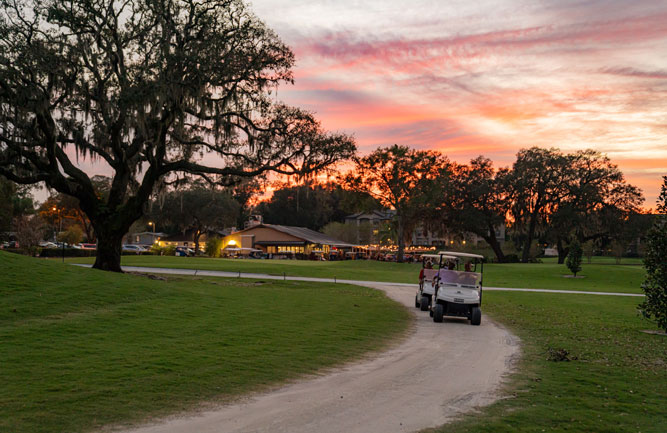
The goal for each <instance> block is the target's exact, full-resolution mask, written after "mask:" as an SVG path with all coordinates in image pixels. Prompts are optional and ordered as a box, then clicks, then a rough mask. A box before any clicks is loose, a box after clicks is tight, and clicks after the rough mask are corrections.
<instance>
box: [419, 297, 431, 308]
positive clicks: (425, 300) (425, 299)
mask: <svg viewBox="0 0 667 433" xmlns="http://www.w3.org/2000/svg"><path fill="white" fill-rule="evenodd" d="M428 304H429V300H428V297H426V296H422V300H421V303H420V307H421V310H422V311H426V310H428Z"/></svg>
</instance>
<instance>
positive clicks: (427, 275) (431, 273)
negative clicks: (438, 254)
mask: <svg viewBox="0 0 667 433" xmlns="http://www.w3.org/2000/svg"><path fill="white" fill-rule="evenodd" d="M436 275H438V270H437V269H424V281H425V282H429V283H430V282H433V279H434V278H435V277H436Z"/></svg>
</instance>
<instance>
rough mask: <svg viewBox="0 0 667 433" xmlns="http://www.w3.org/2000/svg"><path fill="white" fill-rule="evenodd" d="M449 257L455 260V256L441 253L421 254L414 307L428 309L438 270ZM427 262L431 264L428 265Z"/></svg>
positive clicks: (433, 292)
mask: <svg viewBox="0 0 667 433" xmlns="http://www.w3.org/2000/svg"><path fill="white" fill-rule="evenodd" d="M450 259H452V260H456V257H452V256H445V255H443V254H423V255H422V270H421V273H420V274H419V275H420V279H419V289H418V290H417V294H416V295H415V308H419V309H421V310H422V311H427V310H429V308H430V306H431V299H432V298H433V295H434V294H435V288H436V285H437V282H436V280H437V276H438V271H439V270H440V268H441V267H444V265H445V263H446V262H447V260H450ZM429 264H430V265H431V266H430V267H429Z"/></svg>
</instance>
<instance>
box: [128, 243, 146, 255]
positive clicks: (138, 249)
mask: <svg viewBox="0 0 667 433" xmlns="http://www.w3.org/2000/svg"><path fill="white" fill-rule="evenodd" d="M123 251H126V252H132V253H137V254H141V253H143V252H145V251H146V250H145V249H144V247H142V246H140V245H133V244H124V245H123Z"/></svg>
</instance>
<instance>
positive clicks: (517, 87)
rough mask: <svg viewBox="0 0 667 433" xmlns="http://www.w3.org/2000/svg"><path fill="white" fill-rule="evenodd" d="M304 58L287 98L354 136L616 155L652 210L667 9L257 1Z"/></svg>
mask: <svg viewBox="0 0 667 433" xmlns="http://www.w3.org/2000/svg"><path fill="white" fill-rule="evenodd" d="M252 8H253V10H254V11H255V13H256V14H257V15H258V16H259V17H260V18H261V19H262V20H264V21H265V22H266V23H267V25H268V26H269V27H270V28H272V29H273V30H275V31H276V33H278V35H280V37H281V38H282V39H283V40H284V41H285V42H286V43H288V44H289V45H290V46H291V47H292V49H293V50H294V52H295V54H296V57H297V66H296V68H295V80H296V84H295V85H294V86H283V87H281V88H280V89H279V92H278V97H279V99H282V100H284V101H286V102H288V103H290V104H293V105H297V106H300V107H303V108H307V109H309V110H312V111H314V112H316V113H317V116H318V118H319V119H321V120H322V123H323V126H324V127H325V128H327V129H330V130H334V131H345V132H349V133H352V134H354V136H355V137H356V139H357V143H358V145H359V149H360V151H361V152H362V153H367V152H369V151H371V150H373V149H375V148H376V147H378V146H387V145H390V144H394V143H398V144H405V145H409V146H412V147H415V148H420V149H437V150H440V151H442V152H443V153H445V154H446V155H448V156H449V157H450V158H451V159H453V160H455V161H458V162H466V161H467V160H469V159H470V158H473V157H475V156H477V155H480V154H483V155H485V156H487V157H489V158H491V159H493V160H494V161H495V162H496V164H497V165H498V166H506V165H510V164H511V163H512V162H513V160H514V155H515V154H516V152H517V151H518V150H519V149H520V148H524V147H530V146H534V145H536V146H542V147H559V148H561V149H562V150H565V151H570V150H578V149H584V148H593V149H596V150H599V151H601V152H604V153H606V154H607V155H609V157H610V158H612V160H613V161H614V162H615V163H617V164H618V165H619V166H620V168H621V169H622V170H623V172H624V173H625V174H626V176H627V178H628V179H629V181H630V182H631V183H633V184H635V185H637V186H639V187H641V188H642V189H643V190H644V193H645V195H646V198H647V202H646V203H645V206H646V207H654V206H655V200H656V197H657V195H658V192H659V189H660V184H661V175H664V174H667V2H665V1H658V0H655V1H643V0H634V1H627V0H623V1H621V0H604V1H585V0H578V1H568V0H557V1H535V0H530V1H523V0H503V1H500V0H498V1H487V0H477V1H469V0H467V1H459V0H448V1H443V0H440V1H435V0H411V1H398V0H363V1H361V0H289V1H287V2H279V1H276V0H254V1H253V2H252Z"/></svg>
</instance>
